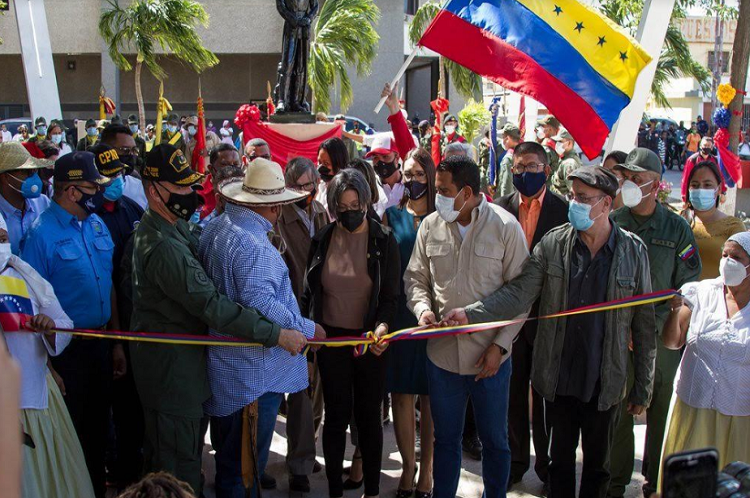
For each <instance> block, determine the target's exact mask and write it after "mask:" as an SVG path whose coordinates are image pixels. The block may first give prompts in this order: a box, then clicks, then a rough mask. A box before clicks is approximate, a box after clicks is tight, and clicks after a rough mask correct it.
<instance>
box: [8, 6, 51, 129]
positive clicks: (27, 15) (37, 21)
mask: <svg viewBox="0 0 750 498" xmlns="http://www.w3.org/2000/svg"><path fill="white" fill-rule="evenodd" d="M13 3H14V4H15V9H16V23H17V24H18V36H19V38H20V40H21V57H22V59H23V71H24V75H25V76H26V94H27V95H28V98H29V107H30V108H31V116H32V117H33V118H37V117H39V116H44V117H45V118H46V119H47V122H49V121H50V120H52V119H58V118H62V109H61V108H60V95H59V93H58V90H57V78H56V77H55V65H54V63H53V60H52V46H51V45H50V41H49V29H48V28H47V14H46V13H45V10H44V0H16V1H15V2H13Z"/></svg>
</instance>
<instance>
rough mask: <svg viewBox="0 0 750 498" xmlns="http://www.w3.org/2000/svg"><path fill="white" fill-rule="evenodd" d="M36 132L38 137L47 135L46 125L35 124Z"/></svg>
mask: <svg viewBox="0 0 750 498" xmlns="http://www.w3.org/2000/svg"><path fill="white" fill-rule="evenodd" d="M36 134H37V135H39V136H40V137H43V136H45V135H47V127H46V126H37V128H36Z"/></svg>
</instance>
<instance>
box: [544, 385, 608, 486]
mask: <svg viewBox="0 0 750 498" xmlns="http://www.w3.org/2000/svg"><path fill="white" fill-rule="evenodd" d="M597 402H598V397H596V396H595V397H594V398H593V399H592V400H591V401H589V402H588V403H584V402H582V401H581V400H579V399H577V398H574V397H571V396H556V397H555V401H553V402H550V401H546V402H545V403H546V407H547V418H548V420H549V422H550V425H551V431H552V432H551V444H550V464H549V483H550V494H549V497H550V498H573V497H575V494H576V449H577V448H578V438H579V436H580V438H581V441H582V443H583V474H582V475H581V489H580V491H579V494H578V496H580V497H581V498H604V497H606V496H607V488H608V487H609V456H610V451H611V448H612V440H613V439H614V431H615V427H616V426H617V419H618V414H619V408H620V405H619V404H618V405H615V406H613V407H611V408H610V409H609V410H607V411H603V412H600V411H598V410H597Z"/></svg>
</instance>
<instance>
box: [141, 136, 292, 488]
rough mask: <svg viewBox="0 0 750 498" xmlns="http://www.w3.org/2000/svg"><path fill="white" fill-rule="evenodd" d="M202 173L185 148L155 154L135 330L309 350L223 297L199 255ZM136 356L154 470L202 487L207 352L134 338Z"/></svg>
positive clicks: (147, 184) (149, 166)
mask: <svg viewBox="0 0 750 498" xmlns="http://www.w3.org/2000/svg"><path fill="white" fill-rule="evenodd" d="M202 180H203V176H202V175H199V174H197V173H195V172H194V171H193V170H192V169H190V166H189V165H188V161H187V159H186V158H185V156H184V155H183V153H182V151H181V150H180V149H178V148H176V147H174V146H172V145H169V144H160V145H157V146H154V148H153V149H152V150H151V152H149V153H148V154H147V155H146V165H145V167H144V168H143V184H144V189H145V191H146V197H147V199H148V209H147V210H146V213H145V214H144V215H143V218H142V219H141V223H140V225H138V229H137V230H136V232H135V239H134V250H133V319H132V323H131V328H132V330H135V331H144V332H145V331H148V332H162V333H172V334H193V335H206V334H207V332H208V329H209V328H211V329H213V330H215V331H217V332H219V333H221V334H231V335H236V336H239V337H242V338H245V339H247V340H248V341H250V342H255V343H260V344H263V345H265V346H268V347H272V346H277V345H279V346H281V347H283V348H284V349H286V350H287V351H289V352H292V353H296V352H298V351H300V350H301V349H302V348H303V347H304V345H305V343H306V339H305V337H304V336H303V335H302V334H301V333H300V332H298V331H296V330H287V329H281V328H280V327H279V326H278V325H276V324H275V323H272V322H271V321H269V320H267V319H266V318H263V317H262V316H260V314H259V313H258V312H257V311H255V310H254V309H249V308H244V307H242V306H240V305H239V304H236V303H234V302H233V301H232V300H230V299H229V298H227V297H226V296H225V295H223V294H220V293H219V292H218V291H217V290H216V287H215V286H214V285H213V283H212V282H211V279H209V278H208V275H206V272H205V271H204V270H203V267H202V266H201V264H200V261H199V260H198V241H197V240H196V239H195V237H194V236H193V234H192V233H191V231H190V228H189V227H188V224H187V220H189V219H190V218H191V217H192V216H193V214H194V213H195V211H196V209H197V208H198V207H199V206H200V203H201V201H200V197H199V196H198V194H197V193H196V192H195V189H196V188H200V182H201V181H202ZM130 354H131V359H132V364H133V374H134V376H135V383H136V387H137V388H138V394H139V395H140V398H141V403H142V404H143V412H144V421H145V438H144V460H145V469H146V471H149V472H152V471H159V470H165V471H168V472H171V473H172V474H174V475H175V476H177V477H178V478H180V479H182V480H184V481H187V482H188V484H190V485H191V486H192V487H193V489H194V490H195V491H196V493H197V494H200V489H201V478H200V476H201V447H202V444H201V441H200V440H199V439H200V438H199V436H198V435H199V434H200V433H201V430H200V420H201V418H202V417H203V402H204V401H206V400H208V398H209V397H210V394H211V391H210V389H209V385H208V377H207V375H206V352H205V350H204V348H202V347H200V346H195V345H177V344H146V343H141V342H137V343H132V344H131V345H130Z"/></svg>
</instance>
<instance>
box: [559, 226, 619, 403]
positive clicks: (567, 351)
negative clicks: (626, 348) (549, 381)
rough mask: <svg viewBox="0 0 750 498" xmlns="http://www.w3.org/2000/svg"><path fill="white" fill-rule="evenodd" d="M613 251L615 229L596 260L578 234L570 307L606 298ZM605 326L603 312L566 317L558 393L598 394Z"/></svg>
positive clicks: (588, 398)
mask: <svg viewBox="0 0 750 498" xmlns="http://www.w3.org/2000/svg"><path fill="white" fill-rule="evenodd" d="M614 251H615V230H614V229H613V230H612V231H611V232H610V235H609V240H608V241H607V243H606V244H605V245H604V247H602V248H601V249H600V250H599V252H597V253H596V256H595V257H594V259H593V260H592V259H591V252H590V251H589V248H588V247H586V244H584V242H583V240H581V236H580V234H579V235H577V236H576V241H575V244H574V245H573V254H572V261H571V265H570V282H569V283H568V307H569V308H580V307H582V306H589V305H592V304H599V303H603V302H605V301H606V300H607V282H608V280H609V270H610V268H611V267H612V257H613V256H614ZM604 328H605V314H604V313H585V314H582V315H573V316H571V317H569V318H568V319H567V323H566V329H565V340H564V343H563V349H562V356H561V358H560V378H559V379H558V382H557V395H560V396H574V397H576V398H578V399H580V400H581V401H583V402H584V403H588V402H589V401H591V398H593V397H594V396H595V395H598V394H599V377H600V375H601V366H602V353H603V347H604Z"/></svg>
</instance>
